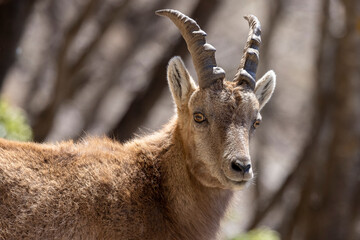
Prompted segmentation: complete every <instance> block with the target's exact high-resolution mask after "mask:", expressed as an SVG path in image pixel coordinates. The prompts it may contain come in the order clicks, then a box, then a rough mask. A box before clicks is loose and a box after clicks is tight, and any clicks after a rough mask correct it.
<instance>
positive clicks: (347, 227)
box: [305, 0, 360, 240]
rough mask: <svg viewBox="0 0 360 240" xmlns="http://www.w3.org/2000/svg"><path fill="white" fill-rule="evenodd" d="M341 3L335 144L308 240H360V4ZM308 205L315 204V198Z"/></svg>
mask: <svg viewBox="0 0 360 240" xmlns="http://www.w3.org/2000/svg"><path fill="white" fill-rule="evenodd" d="M341 2H342V4H343V6H344V9H345V12H346V19H345V34H344V36H343V37H341V38H338V39H336V43H335V44H334V45H333V47H334V48H335V56H334V58H333V61H334V67H335V68H334V74H333V78H332V79H330V80H331V81H333V86H334V89H333V91H332V96H331V97H330V98H328V99H324V100H323V101H326V102H327V104H329V107H330V111H329V116H328V118H329V120H330V121H331V124H330V129H329V130H330V131H331V138H330V144H329V145H328V148H327V149H326V152H327V154H326V155H327V156H328V157H327V159H326V161H325V163H324V171H325V172H324V175H323V179H320V180H321V185H322V189H321V192H314V193H313V194H317V195H319V196H318V197H317V198H318V200H317V201H320V202H318V203H317V204H316V207H313V208H312V209H313V210H314V211H312V213H311V214H309V215H307V216H306V218H305V219H307V221H308V222H311V221H313V222H314V223H315V221H316V224H312V225H310V224H308V228H309V229H308V231H309V234H308V238H307V239H354V240H355V239H360V232H359V227H357V229H355V225H356V224H357V225H359V220H360V219H359V215H358V214H359V207H360V206H359V203H358V202H356V199H358V196H356V193H358V192H359V188H360V178H359V172H360V128H359V122H360V106H359V103H360V97H359V93H360V44H359V43H360V30H359V12H360V3H359V1H357V0H342V1H341ZM326 27H328V28H330V27H331V26H330V24H329V25H328V26H326ZM328 67H331V66H328ZM328 70H329V71H331V70H330V69H328ZM309 167H311V166H309ZM308 201H309V203H310V204H311V201H312V198H311V197H310V198H309V199H308ZM310 206H311V205H310ZM312 206H314V205H313V204H312ZM314 216H315V219H314ZM315 225H318V227H316V228H315ZM356 231H357V232H356Z"/></svg>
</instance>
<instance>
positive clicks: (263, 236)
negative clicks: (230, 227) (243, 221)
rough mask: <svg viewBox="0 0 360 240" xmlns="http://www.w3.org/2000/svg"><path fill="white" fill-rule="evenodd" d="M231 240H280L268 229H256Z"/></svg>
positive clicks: (277, 235) (275, 233) (276, 234)
mask: <svg viewBox="0 0 360 240" xmlns="http://www.w3.org/2000/svg"><path fill="white" fill-rule="evenodd" d="M231 240H280V236H279V234H278V233H277V232H275V231H273V230H271V229H269V228H257V229H254V230H251V231H250V232H247V233H244V234H241V235H239V236H237V237H235V238H232V239H231Z"/></svg>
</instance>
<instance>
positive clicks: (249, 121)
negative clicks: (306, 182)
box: [0, 9, 275, 239]
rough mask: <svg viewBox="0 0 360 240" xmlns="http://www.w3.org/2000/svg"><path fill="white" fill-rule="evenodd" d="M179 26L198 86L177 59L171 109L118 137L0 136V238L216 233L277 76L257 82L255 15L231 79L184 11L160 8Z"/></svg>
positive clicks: (171, 72) (241, 182)
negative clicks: (151, 124)
mask: <svg viewBox="0 0 360 240" xmlns="http://www.w3.org/2000/svg"><path fill="white" fill-rule="evenodd" d="M157 14H158V15H161V16H166V17H168V18H170V19H171V20H172V21H173V22H174V23H175V25H176V26H177V27H178V28H179V29H180V32H181V34H182V36H183V38H184V39H185V41H186V43H187V46H188V49H189V51H190V54H191V56H192V59H193V63H194V65H195V69H196V73H197V76H198V83H199V86H196V84H195V82H194V80H193V79H192V78H191V76H190V75H189V73H188V71H187V70H186V68H185V66H184V63H183V62H182V60H181V59H180V58H179V57H174V58H172V59H171V60H170V62H169V66H168V71H167V78H168V83H169V86H170V90H171V93H172V96H173V99H174V102H175V104H176V115H175V117H173V119H172V120H171V121H170V122H169V123H168V124H167V125H166V126H165V127H164V128H163V129H162V130H160V131H158V132H156V133H154V134H152V135H149V136H144V137H138V138H135V139H133V140H131V141H129V142H126V143H124V144H121V143H118V142H115V141H113V140H110V139H107V138H85V139H84V140H82V141H80V142H78V143H73V142H71V141H70V142H63V143H59V144H36V143H19V142H11V141H7V140H0V239H20V238H25V239H214V238H216V236H217V232H218V230H219V222H220V220H221V218H222V217H223V216H224V213H225V210H226V208H227V206H228V204H229V201H230V199H231V197H232V195H233V191H234V190H237V189H241V188H242V187H244V186H245V185H247V184H248V183H249V182H250V180H251V179H252V178H253V171H252V165H251V162H250V155H249V139H250V136H251V135H252V134H253V132H254V130H255V128H256V127H257V126H258V125H259V123H260V121H261V116H260V113H259V112H260V110H261V109H262V108H263V107H264V105H265V104H266V102H267V101H268V100H269V98H270V97H271V95H272V93H273V90H274V87H275V74H274V72H273V71H269V72H268V73H266V74H265V75H264V76H263V77H262V78H261V79H260V80H259V81H257V82H256V81H255V73H256V69H257V65H258V58H259V52H258V50H259V44H260V23H259V21H258V19H257V18H256V17H255V16H252V15H250V16H247V17H246V19H247V20H248V21H249V25H250V32H249V37H248V39H247V42H246V46H245V49H244V55H243V57H242V59H241V61H240V66H239V69H238V71H237V74H236V75H235V78H234V80H233V81H227V80H225V72H224V70H223V69H221V68H220V67H218V66H217V64H216V61H215V48H214V47H213V46H211V45H210V44H208V43H207V42H206V40H205V36H206V33H205V32H204V31H203V30H201V29H200V27H199V26H198V24H197V23H196V22H195V21H194V20H193V19H191V18H189V17H187V16H186V15H184V14H182V13H180V12H179V11H176V10H169V9H166V10H159V11H157Z"/></svg>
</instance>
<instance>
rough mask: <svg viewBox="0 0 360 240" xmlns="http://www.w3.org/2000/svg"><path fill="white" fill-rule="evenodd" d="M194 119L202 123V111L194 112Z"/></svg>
mask: <svg viewBox="0 0 360 240" xmlns="http://www.w3.org/2000/svg"><path fill="white" fill-rule="evenodd" d="M194 120H195V122H197V123H202V122H203V121H205V116H204V115H203V114H202V113H199V112H198V113H194Z"/></svg>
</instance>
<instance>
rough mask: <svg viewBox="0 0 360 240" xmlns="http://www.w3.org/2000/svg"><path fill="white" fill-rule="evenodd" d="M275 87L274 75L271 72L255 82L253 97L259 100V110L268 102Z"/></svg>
mask: <svg viewBox="0 0 360 240" xmlns="http://www.w3.org/2000/svg"><path fill="white" fill-rule="evenodd" d="M275 85H276V75H275V72H274V71H273V70H270V71H268V72H267V73H265V74H264V76H262V78H260V80H258V81H257V82H256V86H255V95H256V97H257V99H258V100H259V104H260V110H261V109H262V108H263V107H264V106H265V104H266V103H267V102H268V101H269V100H270V98H271V96H272V94H273V92H274V89H275Z"/></svg>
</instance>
